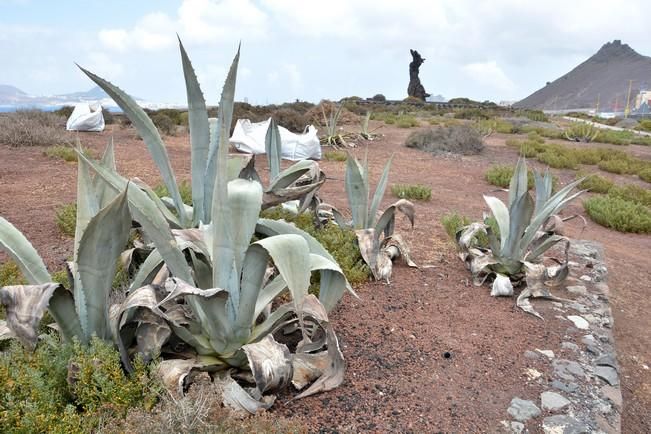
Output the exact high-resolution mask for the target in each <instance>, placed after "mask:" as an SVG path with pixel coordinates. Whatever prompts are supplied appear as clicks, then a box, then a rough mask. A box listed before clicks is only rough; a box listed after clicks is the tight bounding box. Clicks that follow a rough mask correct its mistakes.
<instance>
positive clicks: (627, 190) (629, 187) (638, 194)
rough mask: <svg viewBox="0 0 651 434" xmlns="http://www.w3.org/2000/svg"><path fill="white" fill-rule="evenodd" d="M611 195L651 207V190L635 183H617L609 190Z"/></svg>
mask: <svg viewBox="0 0 651 434" xmlns="http://www.w3.org/2000/svg"><path fill="white" fill-rule="evenodd" d="M608 194H609V195H610V196H614V197H619V198H620V199H624V200H627V201H629V202H634V203H638V204H640V205H645V206H649V207H651V190H649V189H647V188H644V187H640V186H638V185H635V184H626V185H617V186H614V187H613V188H611V189H610V190H609V191H608Z"/></svg>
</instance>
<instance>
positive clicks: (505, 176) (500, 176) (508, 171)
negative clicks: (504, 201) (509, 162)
mask: <svg viewBox="0 0 651 434" xmlns="http://www.w3.org/2000/svg"><path fill="white" fill-rule="evenodd" d="M514 170H515V168H514V167H513V166H502V165H499V166H491V167H490V168H489V169H488V171H486V174H485V175H484V178H485V179H486V181H487V182H488V183H489V184H492V185H496V186H498V187H502V188H508V187H509V184H510V183H511V177H512V176H513V171H514ZM533 184H534V180H533V172H532V171H531V169H529V171H528V172H527V186H528V187H529V188H533Z"/></svg>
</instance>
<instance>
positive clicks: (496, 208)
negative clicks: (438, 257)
mask: <svg viewBox="0 0 651 434" xmlns="http://www.w3.org/2000/svg"><path fill="white" fill-rule="evenodd" d="M534 179H535V200H534V198H532V197H531V195H530V194H529V191H528V186H527V166H526V161H525V160H524V158H520V159H519V160H518V163H517V165H516V167H515V170H514V173H513V177H512V178H511V182H510V185H509V190H508V191H509V195H508V206H507V205H506V204H505V203H504V202H502V201H501V200H500V199H498V198H496V197H493V196H484V200H485V201H486V204H487V205H488V207H489V208H490V210H491V213H492V215H493V217H494V218H495V221H496V223H497V227H498V229H499V230H498V232H499V233H498V234H496V233H494V231H493V230H491V226H490V225H488V224H486V223H482V222H476V223H472V224H470V225H468V226H466V227H464V228H461V229H460V230H459V231H458V232H457V237H456V239H457V244H458V246H459V256H460V257H461V259H462V260H463V261H464V262H465V263H466V266H467V267H468V269H469V270H470V272H471V274H472V276H473V283H474V284H475V285H477V286H481V285H482V284H483V283H484V282H485V281H486V280H487V279H489V278H493V283H492V289H491V295H493V296H512V295H513V287H514V285H516V286H517V285H518V284H520V283H524V282H526V284H527V287H526V288H525V289H524V290H522V291H521V292H520V294H519V296H518V298H517V305H518V306H519V307H520V308H522V309H523V310H525V311H527V312H529V313H531V314H533V315H536V316H540V315H539V314H538V313H537V312H536V311H535V310H534V309H533V307H532V306H531V304H530V302H529V300H528V299H529V297H545V298H554V297H553V296H552V295H551V293H550V292H549V290H548V289H547V287H553V286H557V285H558V284H560V282H561V281H562V280H563V279H564V278H565V277H567V272H568V269H567V249H568V248H569V243H570V240H569V239H568V238H567V237H564V236H562V235H559V234H558V226H559V222H560V218H558V217H557V214H558V213H559V212H560V211H561V210H562V209H563V208H564V207H565V206H566V205H567V204H568V203H569V202H571V201H572V200H573V199H575V198H576V197H577V196H579V195H580V194H581V193H583V191H574V189H575V188H576V187H577V186H578V185H579V184H580V183H581V181H582V180H583V179H578V180H576V181H574V182H572V183H570V184H568V185H567V186H565V187H564V188H562V189H561V190H559V191H558V192H556V193H553V192H552V175H551V174H550V173H549V171H547V172H546V173H545V174H544V175H540V174H538V173H536V172H534ZM479 233H484V234H486V235H487V237H488V240H489V243H488V244H489V245H488V246H481V245H480V244H479V243H478V238H477V235H478V234H479ZM561 242H562V243H565V260H564V262H562V263H561V265H560V266H557V265H556V266H552V267H546V266H545V265H544V264H543V262H544V259H545V257H544V256H543V255H544V253H545V252H547V251H548V250H549V249H550V248H551V247H552V246H554V245H556V244H558V243H561Z"/></svg>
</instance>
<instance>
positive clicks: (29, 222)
mask: <svg viewBox="0 0 651 434" xmlns="http://www.w3.org/2000/svg"><path fill="white" fill-rule="evenodd" d="M380 131H381V132H383V134H384V137H383V138H381V139H379V140H377V141H373V142H369V143H368V148H369V163H370V172H371V174H372V175H371V176H372V177H373V182H372V185H374V183H375V182H376V180H377V178H378V177H379V175H380V173H381V170H382V167H383V165H384V164H385V162H386V160H387V159H388V157H389V156H390V155H391V154H392V153H396V156H395V158H394V161H393V166H392V170H391V177H390V183H398V182H400V183H420V184H426V185H429V186H431V187H432V199H431V201H429V202H418V203H416V211H417V214H416V215H417V217H416V218H417V220H416V227H415V229H414V230H413V231H412V230H411V229H410V228H409V226H408V224H407V223H406V221H404V220H403V219H400V221H399V222H398V224H397V230H398V231H399V232H400V233H402V235H403V236H404V237H405V238H406V239H407V240H408V241H409V242H410V243H411V246H412V253H413V257H414V259H415V260H416V261H417V262H418V263H419V265H421V268H420V269H411V268H407V267H405V266H403V265H400V264H397V265H396V266H395V267H394V273H393V278H392V282H391V285H386V284H384V283H368V284H365V285H363V286H362V287H360V288H358V293H359V295H360V297H361V300H356V299H354V298H352V297H350V296H346V297H345V298H344V300H343V302H342V303H341V304H340V306H339V307H338V308H337V309H335V311H334V312H333V313H332V314H331V320H332V322H333V323H334V325H335V329H336V330H337V333H338V336H339V338H340V343H341V345H342V348H343V351H344V355H345V357H346V360H347V363H348V369H347V372H346V381H345V383H344V384H343V385H342V386H341V387H339V388H338V389H336V390H334V391H331V392H327V393H323V394H320V395H316V396H313V397H309V398H306V399H303V400H298V401H291V402H288V397H282V398H281V399H280V400H279V401H278V402H277V404H276V406H275V407H274V409H273V411H274V412H277V413H278V414H282V415H284V416H288V417H296V418H298V419H299V420H301V421H303V422H304V423H305V424H306V425H307V426H308V427H309V428H310V429H311V430H314V431H321V432H335V431H336V432H348V431H349V432H360V431H365V432H494V431H495V430H497V429H498V427H499V421H501V420H504V419H508V414H507V413H506V409H507V407H508V405H509V402H510V400H511V398H513V397H514V396H518V397H520V398H523V399H533V400H537V398H538V396H539V393H540V392H541V386H540V385H539V384H538V383H536V382H528V380H527V377H526V375H525V370H526V369H527V368H531V367H533V368H536V369H538V370H539V371H541V372H543V374H544V375H545V378H549V372H548V369H549V367H548V365H545V364H540V363H539V364H537V362H535V361H532V360H530V359H526V358H525V357H524V356H523V353H524V351H525V350H533V349H535V348H540V349H551V348H553V349H555V351H556V352H558V349H559V348H560V347H561V345H560V343H561V341H562V340H563V336H565V335H566V334H567V333H568V329H567V327H566V326H563V325H562V324H561V323H560V322H559V321H556V320H554V319H553V317H554V313H553V311H551V309H550V306H549V303H548V302H545V301H534V306H535V307H536V309H538V310H539V312H540V313H541V314H542V315H543V316H545V317H546V318H549V320H548V321H541V320H539V319H536V318H534V317H533V316H530V315H527V314H525V313H523V312H522V311H520V310H519V309H517V308H516V307H515V306H514V300H513V299H509V298H500V299H496V298H492V297H490V296H489V290H488V289H487V288H485V287H484V288H476V287H473V286H472V285H471V283H470V282H469V273H468V272H467V271H466V270H465V268H464V266H463V264H462V263H461V261H460V260H459V259H458V258H457V257H456V255H455V251H454V248H453V246H452V245H451V243H450V242H449V240H448V238H447V235H446V234H445V232H444V230H443V228H442V227H441V225H440V223H439V221H440V218H441V217H442V216H443V215H444V214H446V213H447V212H450V211H459V212H461V213H462V214H466V215H468V216H470V217H473V218H479V217H481V214H482V212H484V211H485V210H486V206H485V204H484V202H483V200H482V194H483V193H486V192H489V191H491V190H493V189H494V187H492V186H490V185H488V184H487V183H486V182H485V181H484V178H483V176H484V172H485V171H486V169H487V168H488V167H489V166H490V165H491V164H494V163H509V164H510V163H513V162H514V160H515V158H516V153H515V151H514V150H512V149H509V148H507V147H505V146H504V145H503V143H504V139H505V136H499V135H496V136H493V137H491V138H490V139H489V140H488V146H487V147H486V149H485V150H484V152H483V153H482V154H481V155H479V156H473V157H463V158H460V157H456V158H454V157H433V156H431V155H429V154H426V153H423V152H420V151H418V150H413V149H407V148H405V147H404V146H403V145H402V144H403V143H404V139H405V137H406V135H407V134H408V133H409V132H410V131H413V129H412V130H401V129H397V128H387V127H384V128H383V129H382V130H380ZM111 134H113V135H114V137H115V144H116V155H117V160H118V169H119V170H120V171H121V172H122V173H124V174H125V175H127V176H137V177H139V178H141V179H143V180H144V181H146V182H148V183H150V184H156V183H157V182H158V180H159V177H158V173H157V171H156V169H155V168H154V166H153V163H152V162H151V159H150V158H149V155H148V153H147V152H146V149H145V146H144V144H143V142H142V141H140V140H138V139H135V134H134V132H133V130H124V129H118V128H116V129H115V130H114V131H113V132H111V131H106V132H104V133H101V134H82V135H80V139H81V140H82V143H83V144H84V145H85V146H88V147H89V148H90V149H92V150H94V151H95V152H96V153H97V154H99V153H100V152H101V150H102V149H103V147H104V145H105V143H106V141H107V139H108V138H109V137H110V135H111ZM166 140H167V144H168V150H169V154H170V156H171V158H172V160H173V166H174V169H175V170H176V174H177V176H178V177H179V178H181V179H188V178H189V170H190V167H189V166H190V163H189V145H188V139H187V137H172V138H167V139H166ZM619 149H628V150H631V151H632V150H635V153H636V154H638V155H642V156H646V157H648V156H649V155H650V154H651V152H649V151H651V150H650V149H648V148H640V147H633V146H631V147H628V148H619ZM42 152H43V149H42V148H21V149H13V148H8V147H0V215H2V216H3V217H5V218H7V219H8V220H9V221H11V222H13V223H14V224H15V225H16V226H17V227H18V228H19V229H20V230H22V231H23V232H24V233H25V235H26V236H27V237H28V238H29V239H30V240H31V241H32V243H33V244H34V246H35V247H36V248H37V250H38V251H39V252H40V253H41V255H43V256H44V258H45V259H46V262H47V264H48V266H49V267H50V268H51V269H52V270H55V269H58V268H60V267H61V264H62V262H63V261H65V260H66V258H67V257H68V256H69V255H70V254H71V248H72V241H71V240H70V239H69V238H67V237H64V236H62V235H60V233H59V231H58V229H57V227H56V224H55V221H54V210H55V209H56V208H57V206H60V205H61V204H63V203H67V202H70V201H73V200H74V198H75V191H76V164H74V163H65V162H63V161H62V160H54V159H50V158H48V157H45V156H43V154H42ZM355 152H357V153H361V152H363V148H359V149H358V150H357V151H355ZM322 166H323V169H324V171H325V172H326V173H327V175H328V177H329V178H330V179H329V180H328V182H326V184H325V185H324V187H323V188H322V190H321V195H322V197H323V198H324V200H325V201H327V202H330V203H333V204H334V205H337V206H339V207H341V208H344V209H346V208H347V205H346V199H345V194H344V189H343V178H344V167H345V164H344V163H342V162H328V161H323V162H322ZM555 173H556V174H557V175H558V176H559V177H560V179H561V181H562V182H567V181H569V180H570V179H572V178H573V177H574V172H571V171H555ZM631 179H632V178H631ZM394 200H395V198H393V197H391V195H390V193H389V192H387V195H386V196H385V198H384V203H385V204H386V205H388V204H390V203H391V202H393V201H394ZM577 212H578V213H581V214H583V210H582V207H581V205H580V203H579V202H577V203H575V204H574V205H573V206H571V208H570V209H569V210H568V214H571V213H577ZM581 228H582V223H580V222H577V221H576V220H575V221H573V222H572V223H571V224H570V225H569V228H568V235H569V236H572V237H582V238H585V239H592V240H596V241H598V242H601V243H603V245H604V246H605V252H606V262H607V264H608V265H609V271H610V274H609V284H610V286H611V303H612V307H613V315H614V317H615V328H614V331H615V336H616V347H617V351H618V356H619V362H620V364H621V376H622V392H623V395H624V411H623V416H622V431H623V432H626V433H643V432H651V418H650V417H649V414H651V370H649V369H648V366H649V365H651V333H649V330H651V315H649V312H651V298H650V297H649V296H648V291H649V283H648V282H649V278H650V277H651V271H650V268H651V267H650V265H651V261H650V260H649V256H648V255H649V251H650V247H651V237H649V236H644V235H630V234H621V233H618V232H614V231H611V230H608V229H606V228H603V227H601V226H598V225H596V224H595V223H593V222H591V221H590V220H588V224H587V227H586V228H585V230H584V231H583V233H581ZM4 258H5V257H0V260H4ZM560 354H561V355H562V354H563V353H562V352H561V353H560ZM447 356H449V357H447ZM645 365H646V366H647V368H645V367H644V366H645ZM530 429H533V431H532V432H537V431H536V430H537V429H539V428H535V427H534V426H530Z"/></svg>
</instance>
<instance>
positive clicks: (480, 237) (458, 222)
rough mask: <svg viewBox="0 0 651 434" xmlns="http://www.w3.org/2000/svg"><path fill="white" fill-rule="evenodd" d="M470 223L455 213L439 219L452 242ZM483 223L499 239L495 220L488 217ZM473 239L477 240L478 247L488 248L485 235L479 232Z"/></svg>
mask: <svg viewBox="0 0 651 434" xmlns="http://www.w3.org/2000/svg"><path fill="white" fill-rule="evenodd" d="M470 223H472V221H471V220H470V219H469V218H468V217H466V216H464V215H461V214H459V213H457V212H456V211H455V212H451V213H448V214H445V215H444V216H443V217H441V225H442V226H443V229H445V233H447V234H448V236H449V237H450V238H451V239H452V241H456V239H457V232H458V231H459V230H460V229H461V228H463V227H464V226H468V225H469V224H470ZM484 223H485V224H487V225H488V226H490V228H491V230H492V231H493V233H494V234H495V235H496V236H497V238H498V239H499V234H500V231H499V227H498V226H497V220H495V218H494V217H488V218H487V219H486V220H485V221H484ZM475 239H476V240H477V244H478V245H479V246H481V247H486V248H487V247H488V243H489V242H488V236H487V235H486V234H485V233H483V232H479V233H478V234H477V235H475Z"/></svg>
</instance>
